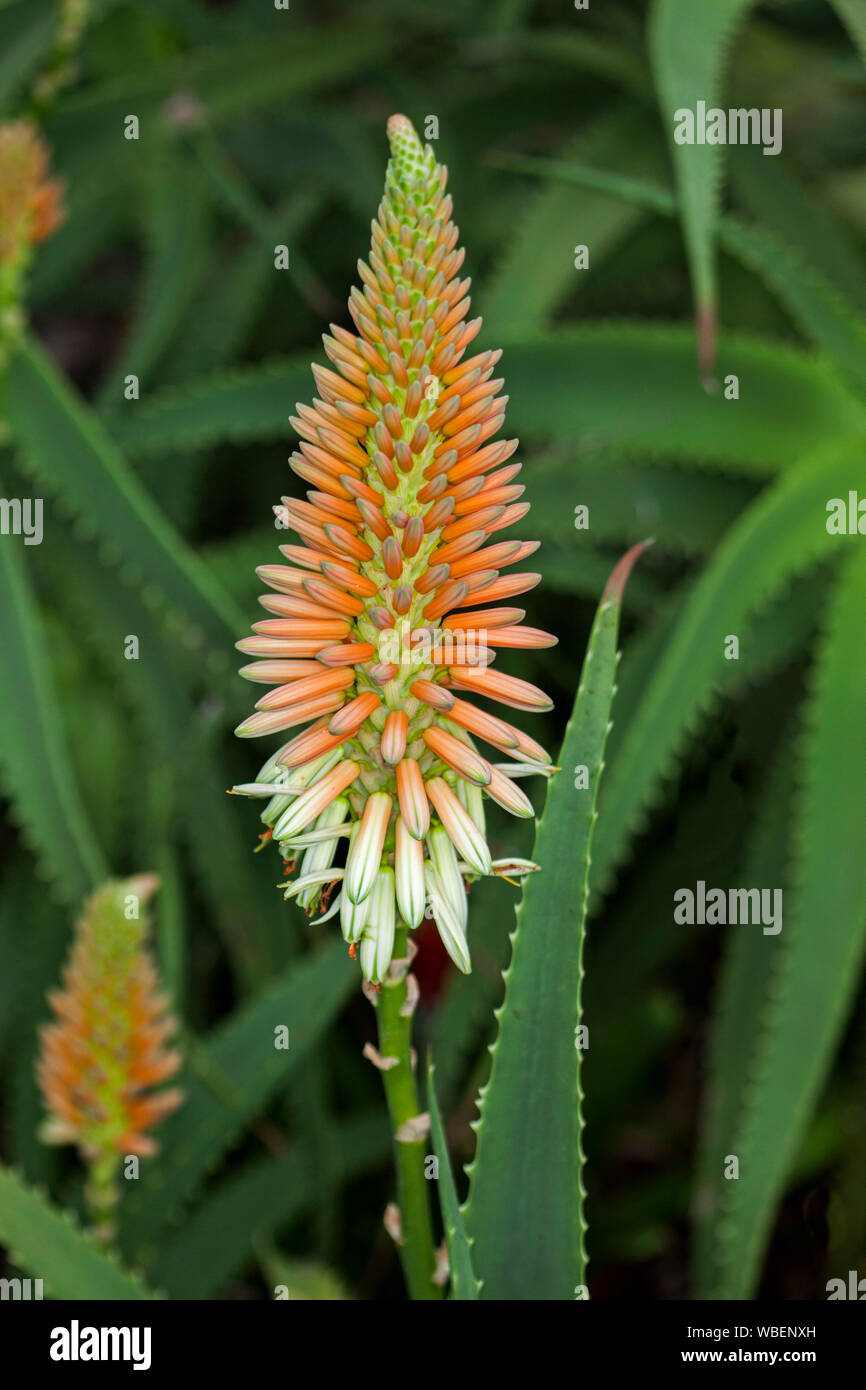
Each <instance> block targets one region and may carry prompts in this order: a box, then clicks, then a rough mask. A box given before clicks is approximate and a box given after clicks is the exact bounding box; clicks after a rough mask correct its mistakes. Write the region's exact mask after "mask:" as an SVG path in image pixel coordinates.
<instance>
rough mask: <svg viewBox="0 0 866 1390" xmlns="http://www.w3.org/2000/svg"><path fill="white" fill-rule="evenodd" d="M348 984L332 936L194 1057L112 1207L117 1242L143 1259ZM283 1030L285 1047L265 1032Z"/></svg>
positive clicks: (352, 974) (300, 1059)
mask: <svg viewBox="0 0 866 1390" xmlns="http://www.w3.org/2000/svg"><path fill="white" fill-rule="evenodd" d="M356 984H357V976H356V971H355V968H354V967H353V964H352V962H351V961H350V960H349V958H348V956H347V955H346V951H345V947H344V945H343V943H342V942H340V941H335V942H333V943H332V944H331V945H329V946H327V947H326V948H324V949H323V950H321V951H318V952H316V954H315V955H313V956H311V957H309V958H308V959H306V960H304V961H302V962H301V963H300V964H298V965H294V966H292V967H291V968H290V969H289V970H287V971H286V972H284V973H283V975H281V976H280V977H279V978H278V979H277V980H275V981H274V982H273V984H271V985H270V986H269V987H268V988H267V989H265V990H264V991H262V993H261V994H260V995H258V996H257V998H255V999H254V1000H253V1001H252V1002H251V1003H249V1004H247V1005H245V1006H243V1007H242V1008H241V1009H239V1010H237V1011H236V1012H235V1013H234V1014H233V1015H232V1017H231V1018H230V1019H229V1020H228V1022H227V1023H225V1024H223V1025H222V1026H221V1027H220V1028H218V1029H217V1030H216V1031H215V1033H214V1034H212V1035H211V1036H210V1037H209V1038H208V1039H207V1040H206V1042H205V1043H204V1045H203V1047H202V1048H201V1051H200V1052H197V1053H196V1056H195V1057H194V1061H193V1065H191V1066H190V1067H189V1069H188V1071H187V1074H186V1075H185V1077H184V1080H183V1085H184V1091H185V1100H184V1104H183V1106H182V1107H181V1109H180V1110H178V1111H177V1112H176V1113H175V1114H174V1115H172V1116H170V1117H169V1119H168V1120H167V1121H166V1123H165V1124H164V1125H163V1126H162V1129H161V1130H160V1149H161V1152H160V1155H159V1157H158V1158H157V1159H156V1160H155V1161H154V1162H153V1163H152V1164H150V1165H149V1166H148V1167H147V1169H146V1170H145V1171H144V1173H143V1175H142V1177H141V1179H140V1180H139V1182H138V1184H137V1186H136V1189H135V1191H134V1192H131V1193H130V1194H129V1195H128V1198H127V1202H126V1203H125V1205H124V1209H123V1211H122V1230H121V1242H122V1245H123V1248H124V1249H126V1250H128V1251H130V1252H135V1253H136V1254H137V1255H138V1256H139V1258H141V1259H143V1260H144V1261H145V1262H147V1260H148V1259H149V1258H152V1256H153V1253H154V1249H155V1247H156V1245H157V1244H158V1242H159V1238H160V1235H161V1233H162V1232H163V1231H165V1229H166V1227H167V1226H169V1225H170V1224H171V1221H172V1219H173V1218H174V1216H175V1215H176V1213H177V1211H178V1209H179V1208H181V1207H183V1206H184V1205H185V1204H186V1203H187V1202H189V1200H190V1199H191V1197H192V1196H193V1195H194V1193H195V1192H196V1191H197V1190H198V1188H199V1187H200V1186H201V1184H202V1182H203V1181H204V1180H205V1178H206V1177H207V1176H208V1174H209V1173H210V1172H211V1171H212V1169H213V1168H214V1167H215V1166H216V1164H217V1163H218V1162H219V1160H220V1158H221V1157H222V1155H223V1154H224V1153H225V1152H226V1150H227V1149H228V1148H230V1146H231V1145H232V1143H234V1142H235V1140H236V1139H237V1138H238V1137H239V1136H240V1135H241V1134H242V1133H243V1131H244V1130H245V1129H246V1127H247V1126H248V1124H249V1122H250V1121H251V1120H253V1119H254V1118H255V1116H256V1115H257V1114H258V1113H259V1112H260V1111H261V1110H262V1109H263V1108H264V1107H265V1106H266V1105H267V1103H268V1101H269V1100H270V1099H271V1097H272V1096H273V1094H274V1093H275V1092H276V1091H277V1090H278V1089H279V1088H280V1087H282V1086H284V1084H285V1082H286V1081H287V1080H288V1079H289V1078H290V1077H291V1076H292V1074H293V1073H294V1072H296V1071H297V1069H298V1067H299V1066H302V1065H303V1064H304V1061H305V1058H306V1057H307V1054H308V1053H309V1051H310V1049H311V1048H312V1046H313V1044H314V1043H315V1042H316V1041H317V1040H318V1039H319V1038H320V1037H321V1035H322V1033H323V1032H324V1031H325V1030H326V1029H327V1028H328V1026H329V1025H330V1023H331V1022H332V1020H333V1018H334V1017H335V1015H336V1014H337V1012H338V1011H339V1009H340V1008H341V1007H342V1005H343V1003H344V1002H345V1000H346V997H347V995H348V994H349V992H350V990H351V989H352V987H353V986H354V985H356ZM280 1025H285V1026H286V1027H287V1028H288V1029H289V1046H288V1048H287V1049H281V1048H278V1047H277V1046H276V1045H275V1032H274V1030H275V1029H276V1028H277V1027H278V1026H280Z"/></svg>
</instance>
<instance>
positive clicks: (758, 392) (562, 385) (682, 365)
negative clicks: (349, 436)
mask: <svg viewBox="0 0 866 1390" xmlns="http://www.w3.org/2000/svg"><path fill="white" fill-rule="evenodd" d="M721 352H722V355H723V361H724V364H725V371H731V372H735V373H737V374H738V375H739V378H740V380H741V381H748V382H749V390H748V391H744V392H743V393H742V394H741V398H740V399H739V400H738V401H736V402H732V401H726V400H724V399H723V397H722V394H721V393H717V394H715V395H709V394H707V393H706V392H704V391H701V390H700V389H699V388H698V387H697V386H696V384H695V376H694V345H693V339H692V335H691V333H690V332H689V331H688V329H685V328H681V327H679V326H674V325H665V326H658V325H655V324H649V325H648V324H637V323H606V324H591V325H586V326H583V327H580V328H568V329H564V330H560V331H556V332H551V333H547V334H541V335H538V336H537V337H533V338H526V339H524V340H522V341H521V342H520V343H517V342H514V343H511V344H510V345H509V346H508V348H507V349H506V354H505V357H504V359H503V366H504V369H505V370H506V371H507V373H508V384H509V389H510V391H511V398H510V402H509V422H510V428H511V429H512V430H513V432H514V433H515V434H516V435H520V436H521V437H526V436H531V437H532V438H554V439H576V440H579V441H580V442H581V444H582V445H583V446H584V447H586V448H598V449H601V448H608V447H612V448H617V449H618V450H619V451H620V454H621V455H625V454H629V455H638V456H640V457H647V456H653V455H655V456H664V457H665V459H667V460H672V459H681V460H683V461H684V462H686V461H687V462H690V463H701V462H703V463H707V464H710V463H713V464H716V465H718V466H719V467H726V468H733V469H735V470H738V471H742V472H746V473H752V474H755V475H756V476H767V475H768V474H770V473H772V472H774V471H776V470H777V469H779V468H783V467H786V466H788V465H789V464H790V463H791V460H792V459H796V458H799V457H801V456H803V455H805V454H806V453H807V452H809V451H810V450H813V449H815V448H817V447H818V446H819V445H821V444H824V443H826V442H827V440H828V439H833V438H838V437H839V436H844V435H850V434H853V433H857V432H861V431H863V430H866V412H864V409H863V406H862V405H861V404H860V403H859V402H858V401H857V400H856V399H855V397H854V396H853V395H852V394H851V393H850V392H848V391H846V390H844V389H843V387H842V386H840V385H839V384H838V382H837V380H836V374H835V373H834V372H833V370H832V369H831V368H830V367H829V366H828V365H827V364H826V363H823V362H821V361H818V360H816V358H815V357H814V356H813V355H812V354H810V353H805V352H802V351H797V350H795V349H792V348H787V347H780V346H779V345H778V344H775V343H771V342H764V341H762V340H760V339H756V338H749V337H743V336H731V337H724V338H723V339H722V342H721ZM309 370H310V368H309V359H308V357H306V356H304V357H303V358H300V357H299V358H288V359H285V360H283V361H279V360H277V361H270V362H267V363H264V364H262V365H260V366H256V367H250V368H243V369H241V370H238V371H231V372H219V373H214V374H213V375H212V376H209V377H206V378H203V379H201V380H199V381H197V382H195V383H194V384H191V385H190V386H189V387H181V388H174V387H171V388H167V389H165V390H163V391H161V392H159V393H158V394H157V395H156V396H155V397H154V398H153V400H152V401H151V402H149V403H144V402H142V403H141V405H142V408H141V410H140V411H137V412H136V413H135V416H134V417H133V416H132V415H131V414H130V416H128V417H127V419H126V420H124V421H117V422H114V423H113V429H114V431H115V438H116V439H117V441H118V442H119V444H120V445H121V447H122V448H123V449H124V450H125V451H126V452H127V453H129V454H130V455H132V456H136V455H139V454H141V455H142V456H144V455H149V454H153V453H165V452H170V451H179V450H183V449H199V448H205V447H207V446H209V445H212V444H216V443H218V442H221V441H225V440H229V441H231V442H234V443H247V442H251V441H253V440H274V439H279V438H281V437H282V436H283V435H284V434H285V417H286V401H287V400H295V399H298V398H301V399H302V398H303V395H304V392H305V391H306V390H307V389H308V386H309ZM623 382H627V383H629V382H630V383H635V384H637V383H639V384H640V385H639V389H638V388H637V385H635V389H634V390H633V391H631V394H630V395H629V408H628V410H624V409H623ZM578 422H579V423H578ZM576 500H579V499H576Z"/></svg>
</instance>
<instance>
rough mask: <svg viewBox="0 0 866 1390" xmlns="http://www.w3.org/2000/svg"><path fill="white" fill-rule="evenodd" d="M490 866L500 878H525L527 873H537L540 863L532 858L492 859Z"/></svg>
mask: <svg viewBox="0 0 866 1390" xmlns="http://www.w3.org/2000/svg"><path fill="white" fill-rule="evenodd" d="M490 867H491V868H492V870H493V872H494V873H495V874H499V875H501V877H502V878H525V877H526V875H527V874H535V873H537V872H538V870H539V869H540V868H541V865H540V864H536V863H535V861H534V860H533V859H494V861H493V863H492V865H491V866H490Z"/></svg>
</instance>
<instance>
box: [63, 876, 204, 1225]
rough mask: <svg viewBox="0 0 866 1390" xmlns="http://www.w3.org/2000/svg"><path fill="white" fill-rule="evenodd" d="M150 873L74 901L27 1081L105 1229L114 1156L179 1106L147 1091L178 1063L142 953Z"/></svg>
mask: <svg viewBox="0 0 866 1390" xmlns="http://www.w3.org/2000/svg"><path fill="white" fill-rule="evenodd" d="M158 885H159V880H158V879H157V877H156V875H155V874H139V875H137V876H136V877H134V878H129V879H126V880H123V881H117V882H111V883H106V884H105V885H103V887H101V888H98V889H97V890H96V892H95V893H93V894H92V895H91V897H90V898H88V900H87V901H86V903H85V904H84V908H83V911H82V915H81V917H80V919H79V921H78V923H77V926H76V929H75V935H74V938H73V944H72V950H71V952H70V955H69V958H68V962H67V965H66V968H65V970H64V972H63V986H62V988H61V989H59V990H55V991H53V992H52V993H51V994H50V995H49V1003H50V1004H51V1008H52V1010H53V1012H54V1015H55V1021H54V1022H53V1023H49V1024H46V1025H45V1026H44V1027H43V1028H42V1030H41V1032H40V1047H39V1057H38V1061H37V1067H36V1072H37V1078H38V1081H39V1086H40V1089H41V1091H42V1096H43V1099H44V1101H45V1107H46V1111H47V1119H46V1121H45V1123H44V1125H43V1126H42V1129H41V1131H40V1137H41V1138H42V1139H43V1140H44V1141H45V1142H46V1143H53V1144H75V1145H76V1147H77V1148H78V1150H79V1152H80V1154H81V1156H82V1158H83V1159H84V1160H85V1162H86V1163H87V1164H88V1165H89V1168H90V1178H89V1182H88V1187H87V1195H88V1205H89V1208H90V1211H91V1215H92V1216H93V1217H94V1218H95V1219H96V1220H97V1223H98V1224H99V1225H100V1226H101V1227H102V1228H104V1229H103V1230H102V1234H103V1235H105V1234H106V1232H107V1231H109V1229H110V1226H111V1215H112V1210H113V1207H114V1205H115V1203H116V1200H117V1192H116V1176H117V1171H118V1169H119V1166H120V1162H121V1159H122V1158H123V1157H124V1156H127V1155H138V1156H145V1155H149V1154H152V1153H154V1152H155V1150H156V1144H155V1143H154V1140H153V1138H152V1137H151V1134H150V1132H149V1131H150V1130H151V1129H152V1128H153V1127H154V1125H156V1124H157V1123H158V1122H159V1121H160V1120H161V1119H162V1118H163V1117H164V1116H165V1115H168V1114H170V1113H171V1111H173V1110H175V1109H176V1108H177V1106H178V1105H179V1104H180V1102H181V1093H180V1092H179V1091H177V1090H175V1089H174V1088H169V1089H164V1090H158V1091H155V1090H154V1089H153V1088H154V1087H157V1086H160V1085H161V1084H162V1083H163V1082H164V1081H166V1080H168V1079H169V1078H170V1077H171V1076H173V1075H174V1074H175V1073H176V1072H177V1071H178V1069H179V1067H180V1065H181V1057H180V1054H179V1053H178V1052H177V1051H175V1050H174V1049H172V1048H170V1047H169V1046H168V1040H169V1038H170V1037H171V1035H172V1033H173V1032H174V1031H175V1026H176V1025H175V1022H174V1019H173V1018H172V1017H171V1015H170V1014H169V1012H168V1005H167V1001H166V999H165V997H164V996H163V995H162V994H161V993H160V991H159V980H158V977H157V973H156V968H155V966H154V963H153V960H152V957H151V955H150V951H149V949H148V946H147V940H146V937H147V928H148V920H147V910H146V909H147V903H148V900H149V899H150V898H151V896H152V895H153V893H154V892H155V891H156V889H157V887H158Z"/></svg>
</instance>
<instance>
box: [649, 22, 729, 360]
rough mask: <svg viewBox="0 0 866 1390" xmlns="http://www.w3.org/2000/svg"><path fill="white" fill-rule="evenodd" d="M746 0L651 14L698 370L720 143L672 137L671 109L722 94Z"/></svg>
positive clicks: (711, 280) (712, 278)
mask: <svg viewBox="0 0 866 1390" xmlns="http://www.w3.org/2000/svg"><path fill="white" fill-rule="evenodd" d="M750 3H751V0H715V3H714V4H712V5H700V6H697V7H696V6H695V5H694V4H692V3H690V0H655V2H654V4H653V5H652V7H651V9H650V14H649V30H648V40H649V52H650V59H651V62H652V69H653V75H654V78H655V84H656V90H657V94H658V100H659V107H660V109H661V114H662V123H663V125H664V128H665V132H666V134H667V136H668V138H669V140H670V142H671V155H672V158H673V162H674V168H675V170H676V176H677V187H678V190H679V204H680V211H681V215H682V220H683V234H684V236H685V242H686V252H687V255H688V261H689V269H690V271H691V277H692V288H693V291H694V296H695V313H696V318H697V325H698V354H699V360H700V365H701V369H702V371H704V372H707V371H709V370H710V368H711V367H712V365H713V357H714V339H715V331H716V299H717V288H716V264H715V234H716V217H717V212H718V201H719V187H720V184H721V179H722V158H723V154H724V146H720V145H704V144H698V143H697V142H693V143H691V144H683V145H680V144H677V142H676V141H675V139H674V130H675V125H676V121H675V113H676V112H677V111H679V110H682V109H687V110H690V111H691V112H692V113H695V112H696V108H697V103H698V101H701V102H705V103H706V107H707V109H709V108H710V107H713V106H717V105H718V103H719V97H720V95H721V84H722V69H723V65H724V60H725V56H726V50H727V48H728V47H729V45H730V43H731V41H732V40H733V36H734V32H735V30H736V27H737V25H738V24H739V22H740V20H741V19H742V18H743V16H744V15H745V14H746V12H747V11H748V9H749V8H750Z"/></svg>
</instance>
